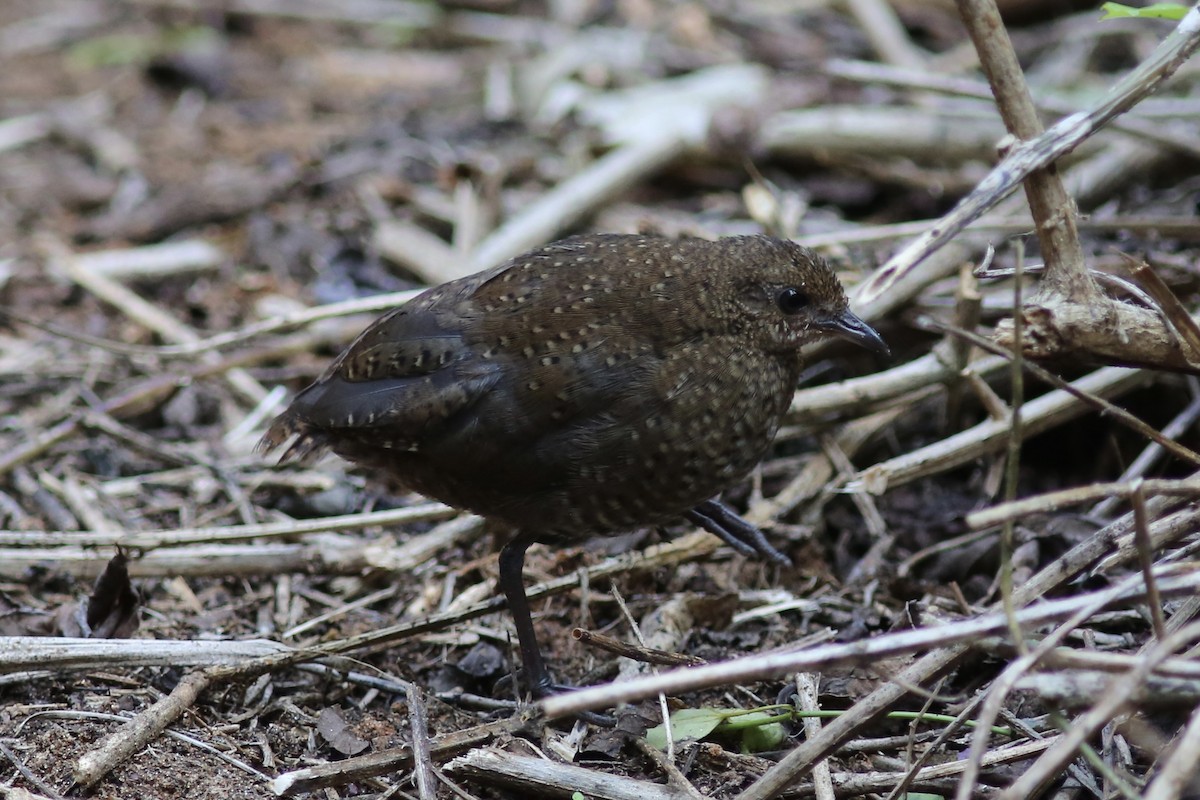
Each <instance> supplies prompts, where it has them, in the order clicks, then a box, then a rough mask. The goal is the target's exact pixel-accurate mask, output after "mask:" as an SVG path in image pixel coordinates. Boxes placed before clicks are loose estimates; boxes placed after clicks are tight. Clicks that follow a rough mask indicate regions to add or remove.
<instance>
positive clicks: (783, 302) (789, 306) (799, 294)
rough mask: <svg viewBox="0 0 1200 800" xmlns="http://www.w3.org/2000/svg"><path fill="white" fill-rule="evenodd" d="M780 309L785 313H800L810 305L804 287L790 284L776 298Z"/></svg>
mask: <svg viewBox="0 0 1200 800" xmlns="http://www.w3.org/2000/svg"><path fill="white" fill-rule="evenodd" d="M775 302H776V303H778V304H779V310H780V311H782V312H783V313H785V314H799V313H800V312H801V311H803V310H804V309H805V308H807V307H808V295H807V294H805V293H804V291H803V290H802V289H797V288H795V287H792V286H789V287H788V288H786V289H784V290H783V291H782V292H780V293H779V297H777V298H775Z"/></svg>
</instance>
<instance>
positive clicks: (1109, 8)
mask: <svg viewBox="0 0 1200 800" xmlns="http://www.w3.org/2000/svg"><path fill="white" fill-rule="evenodd" d="M1100 10H1101V11H1103V12H1104V16H1103V17H1101V18H1100V19H1101V20H1106V19H1125V18H1126V17H1141V18H1142V19H1183V17H1184V15H1185V14H1187V12H1188V7H1187V6H1185V5H1180V4H1179V3H1152V4H1150V5H1148V6H1146V7H1144V8H1133V7H1132V6H1127V5H1122V4H1121V3H1105V4H1104V5H1102V6H1100Z"/></svg>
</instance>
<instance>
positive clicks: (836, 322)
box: [818, 309, 892, 357]
mask: <svg viewBox="0 0 1200 800" xmlns="http://www.w3.org/2000/svg"><path fill="white" fill-rule="evenodd" d="M818 325H819V326H820V327H821V328H822V329H823V330H826V331H829V332H830V333H832V334H833V335H834V336H837V337H839V338H841V339H846V340H847V341H850V342H854V343H855V344H857V345H859V346H861V347H865V348H867V349H868V350H870V351H871V352H873V353H878V354H879V355H881V356H885V357H886V356H890V355H891V354H892V351H891V350H889V349H888V346H887V343H886V342H884V341H883V338H882V337H881V336H880V335H879V334H878V333H877V332H876V331H875V329H874V328H872V327H871V326H870V325H868V324H867V323H865V322H863V321H862V320H861V319H860V318H859V317H858V315H856V314H854V313H852V312H851V311H850V310H849V309H847V310H845V311H843V312H842V313H840V314H838V315H837V316H835V317H831V318H829V319H828V320H825V321H824V322H821V323H818Z"/></svg>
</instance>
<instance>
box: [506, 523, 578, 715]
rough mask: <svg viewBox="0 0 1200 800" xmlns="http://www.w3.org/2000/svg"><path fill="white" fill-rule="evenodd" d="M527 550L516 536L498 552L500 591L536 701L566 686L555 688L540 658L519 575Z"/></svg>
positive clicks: (525, 543) (524, 540)
mask: <svg viewBox="0 0 1200 800" xmlns="http://www.w3.org/2000/svg"><path fill="white" fill-rule="evenodd" d="M528 548H529V540H528V539H525V538H524V537H523V536H519V535H518V536H516V537H514V538H513V539H512V540H511V541H509V543H508V544H506V545H504V548H503V549H502V550H501V551H500V591H502V592H504V598H505V599H506V600H507V601H508V610H509V613H511V614H512V618H513V626H514V627H515V628H516V629H517V645H518V646H519V647H520V649H521V661H522V663H523V664H524V668H525V680H526V681H527V683H528V684H529V686H528V688H529V692H530V694H532V695H533V696H534V697H535V698H540V697H545V696H547V695H550V694H554V693H555V692H556V691H559V690H560V689H563V688H567V687H558V686H555V685H554V681H552V680H550V671H549V670H547V669H546V661H545V659H543V658H542V650H541V648H540V647H538V641H537V634H536V633H534V630H533V616H532V615H531V614H530V613H529V598H527V597H526V596H525V579H524V578H523V577H522V575H521V571H522V570H523V569H524V568H525V551H526V550H527V549H528Z"/></svg>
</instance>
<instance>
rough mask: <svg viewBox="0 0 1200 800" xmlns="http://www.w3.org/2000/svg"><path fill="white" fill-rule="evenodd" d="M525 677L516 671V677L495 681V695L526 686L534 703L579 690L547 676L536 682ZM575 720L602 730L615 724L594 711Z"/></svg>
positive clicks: (586, 712)
mask: <svg viewBox="0 0 1200 800" xmlns="http://www.w3.org/2000/svg"><path fill="white" fill-rule="evenodd" d="M527 677H528V676H527V675H526V672H525V670H518V671H517V673H516V675H506V676H505V677H503V678H501V679H500V680H499V681H497V683H496V691H497V693H499V692H503V691H506V690H508V689H509V688H510V687H511V686H512V684H513V683H514V682H515V683H516V684H517V685H518V686H528V687H529V695H530V697H532V698H533V700H534V701H535V702H536V701H538V700H544V699H545V698H547V697H551V696H552V695H556V694H564V693H566V692H575V691H578V690H579V688H580V687H578V686H572V685H571V684H569V683H558V682H556V681H554V680H552V679H551V678H550V676H549V675H542V676H541V677H540V678H539V679H538V680H534V681H529V680H527ZM575 719H578V720H582V721H583V722H586V723H588V724H589V725H598V726H600V727H602V728H612V727H615V726H616V724H617V720H616V717H613V716H610V715H609V714H601V713H599V712H596V711H581V712H579V713H578V714H576V715H575Z"/></svg>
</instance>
